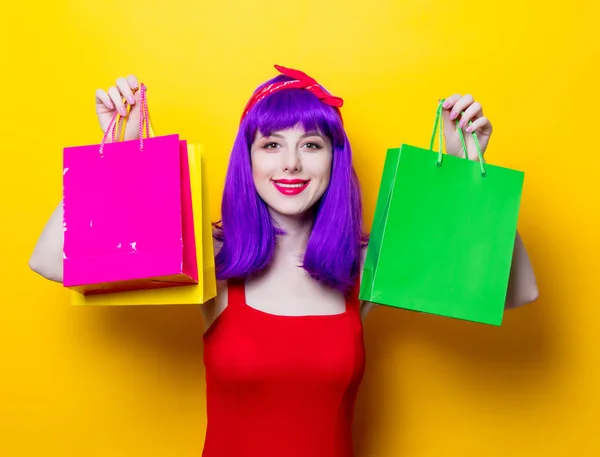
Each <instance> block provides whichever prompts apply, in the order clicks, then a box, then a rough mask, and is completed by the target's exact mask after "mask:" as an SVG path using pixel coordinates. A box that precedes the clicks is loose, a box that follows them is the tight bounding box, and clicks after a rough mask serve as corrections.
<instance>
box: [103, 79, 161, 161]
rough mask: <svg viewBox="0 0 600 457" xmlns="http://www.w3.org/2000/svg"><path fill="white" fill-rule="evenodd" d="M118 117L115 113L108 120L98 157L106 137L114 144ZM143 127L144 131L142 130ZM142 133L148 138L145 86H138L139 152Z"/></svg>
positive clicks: (148, 123)
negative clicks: (109, 136)
mask: <svg viewBox="0 0 600 457" xmlns="http://www.w3.org/2000/svg"><path fill="white" fill-rule="evenodd" d="M118 116H119V113H118V111H117V112H115V114H114V116H113V117H112V119H111V120H110V122H109V124H108V127H107V129H106V132H104V136H103V137H102V141H101V142H100V156H101V157H102V156H103V155H104V146H105V144H106V140H107V139H108V135H111V138H112V142H113V143H114V142H116V139H117V138H116V135H117V118H118ZM144 125H145V130H144ZM144 131H145V133H146V138H150V114H149V111H148V98H147V96H146V85H145V84H143V83H142V84H140V127H139V137H140V151H143V150H144Z"/></svg>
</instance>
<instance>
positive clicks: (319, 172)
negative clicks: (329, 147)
mask: <svg viewBox="0 0 600 457" xmlns="http://www.w3.org/2000/svg"><path fill="white" fill-rule="evenodd" d="M331 166H332V158H331V156H330V155H326V156H323V157H319V158H318V159H317V160H315V161H314V162H312V163H311V166H310V168H311V174H312V175H313V176H314V177H318V178H319V179H321V180H322V181H323V182H324V183H325V184H328V183H329V180H330V178H331Z"/></svg>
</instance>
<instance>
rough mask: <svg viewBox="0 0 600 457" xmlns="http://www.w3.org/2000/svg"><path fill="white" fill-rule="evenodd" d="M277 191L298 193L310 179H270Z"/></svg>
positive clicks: (286, 193) (284, 193)
mask: <svg viewBox="0 0 600 457" xmlns="http://www.w3.org/2000/svg"><path fill="white" fill-rule="evenodd" d="M271 182H272V183H273V185H274V186H275V189H277V190H278V191H279V192H281V193H282V194H283V195H298V194H299V193H301V192H302V191H303V190H304V189H306V187H307V186H308V183H309V182H310V180H305V179H278V180H273V181H271Z"/></svg>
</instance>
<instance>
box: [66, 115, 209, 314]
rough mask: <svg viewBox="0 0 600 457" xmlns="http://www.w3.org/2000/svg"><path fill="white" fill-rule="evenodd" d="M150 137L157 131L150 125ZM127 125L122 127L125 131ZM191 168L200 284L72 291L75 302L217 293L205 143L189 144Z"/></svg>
mask: <svg viewBox="0 0 600 457" xmlns="http://www.w3.org/2000/svg"><path fill="white" fill-rule="evenodd" d="M149 130H150V137H154V136H155V135H154V132H153V131H152V128H151V127H150V126H149ZM124 131H125V125H123V126H122V127H121V132H122V134H123V133H124ZM187 151H188V162H189V170H190V187H191V191H192V207H193V214H194V234H195V238H196V259H197V263H198V284H190V285H185V286H178V287H168V288H162V289H147V290H133V291H126V292H115V293H107V294H101V295H84V294H81V293H78V292H74V291H72V292H71V303H72V304H73V305H111V306H130V305H189V304H201V303H205V302H207V301H208V300H210V299H212V298H214V297H215V296H216V294H217V284H216V276H215V259H214V248H213V238H212V225H211V222H210V211H209V204H208V193H207V189H206V179H205V171H204V170H205V167H204V166H203V163H202V162H203V157H202V146H201V145H200V144H189V143H188V144H187Z"/></svg>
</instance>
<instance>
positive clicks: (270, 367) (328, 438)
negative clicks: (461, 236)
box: [30, 66, 537, 457]
mask: <svg viewBox="0 0 600 457" xmlns="http://www.w3.org/2000/svg"><path fill="white" fill-rule="evenodd" d="M276 68H277V69H278V70H279V71H280V73H281V74H280V75H278V76H276V77H275V78H274V79H272V80H270V81H267V82H266V83H264V84H262V85H261V86H259V87H258V89H257V90H256V91H255V92H254V94H253V95H252V97H251V99H250V100H249V102H248V103H247V105H246V107H245V109H244V111H243V114H242V119H241V123H240V127H239V131H238V134H237V137H236V139H235V142H234V145H233V150H232V153H231V158H230V161H229V167H228V171H227V176H226V182H225V189H224V192H223V202H222V223H221V224H220V225H219V227H218V229H217V230H216V232H215V241H216V242H215V245H216V266H217V278H218V295H217V297H216V299H215V300H213V301H211V302H209V303H207V304H205V305H203V307H202V312H203V315H204V318H205V322H206V331H205V333H204V341H205V346H204V351H205V353H204V360H205V365H206V386H207V408H208V427H207V432H206V433H207V434H206V442H205V448H204V456H205V457H214V456H218V457H230V456H231V457H233V456H235V457H241V456H252V457H254V456H256V457H258V456H260V457H270V456H277V457H282V456H286V457H293V456H303V457H305V456H311V457H320V456H323V457H350V456H352V437H351V429H352V417H353V409H354V404H355V399H356V395H357V392H358V388H359V385H360V383H361V380H362V376H363V372H364V367H365V363H364V362H365V353H364V345H363V333H362V318H364V316H365V315H366V314H367V311H368V310H369V309H370V308H371V307H372V306H373V305H372V304H370V303H361V302H359V300H358V294H357V292H358V284H359V282H360V276H361V265H362V260H363V255H364V252H365V249H364V247H365V237H364V234H363V232H362V209H361V195H360V189H359V184H358V180H357V177H356V174H355V172H354V169H353V167H352V152H351V147H350V143H349V141H348V137H347V136H346V133H345V131H344V126H343V120H342V115H341V111H340V107H341V105H342V100H341V99H340V98H338V97H334V96H332V95H330V94H329V93H328V92H326V91H325V89H323V88H322V87H321V86H320V85H319V84H318V83H317V82H316V81H315V80H314V79H312V78H310V77H309V76H307V75H306V74H304V73H302V72H299V71H296V70H291V69H287V68H283V67H279V66H276ZM137 89H138V81H137V79H136V78H135V77H133V76H130V77H128V78H126V79H125V78H120V79H118V80H117V83H116V86H115V87H111V88H110V89H108V91H104V90H98V91H97V92H96V111H97V114H98V118H99V121H100V125H101V127H102V129H103V130H104V131H105V130H106V128H107V127H108V125H109V122H110V120H111V119H112V117H113V115H114V113H115V110H118V111H120V112H121V113H122V114H126V111H125V109H126V106H125V103H128V104H129V105H131V107H130V108H131V111H130V113H129V117H130V122H128V123H127V127H126V132H125V138H126V139H134V138H136V137H137V134H138V133H137V125H138V121H139V108H138V107H139V103H137V102H138V101H139V95H138V94H139V91H137ZM444 117H445V129H444V134H445V141H446V150H447V152H448V153H449V154H454V155H461V154H462V151H461V143H460V140H459V137H458V134H457V130H456V126H455V123H454V122H452V121H453V120H455V119H457V118H460V127H461V128H465V130H466V131H468V132H470V131H475V132H477V135H478V138H479V142H480V146H481V149H482V151H485V149H486V148H487V145H488V142H489V139H490V135H491V133H492V126H491V124H490V122H489V120H488V119H486V118H485V117H484V116H483V111H482V107H481V105H480V104H479V103H477V102H475V101H474V100H473V97H471V96H470V95H465V96H460V95H453V96H451V97H448V99H446V101H445V103H444ZM471 122H472V123H471ZM468 137H470V136H468ZM467 146H468V152H469V158H471V159H474V160H476V159H477V153H476V151H475V147H474V145H473V144H472V143H471V141H469V140H467ZM62 242H63V230H62V213H61V206H59V207H58V208H57V210H56V211H55V213H54V214H53V216H52V217H51V219H50V221H49V222H48V224H47V225H46V227H45V228H44V231H43V232H42V235H41V236H40V239H39V241H38V244H37V246H36V248H35V251H34V253H33V255H32V258H31V260H30V265H31V267H32V269H33V270H35V271H36V272H38V273H39V274H41V275H42V276H44V277H46V278H48V279H51V280H54V281H62ZM513 255H514V259H513V266H512V271H511V277H510V286H509V290H508V294H507V297H508V298H507V304H506V306H507V308H514V307H519V306H521V305H524V304H526V303H529V302H531V301H533V300H535V299H536V297H537V286H536V281H535V277H534V274H533V271H532V267H531V264H530V262H529V259H528V256H527V254H526V251H525V248H524V246H523V243H522V241H521V239H520V237H519V236H517V238H516V242H515V249H514V254H513Z"/></svg>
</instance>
